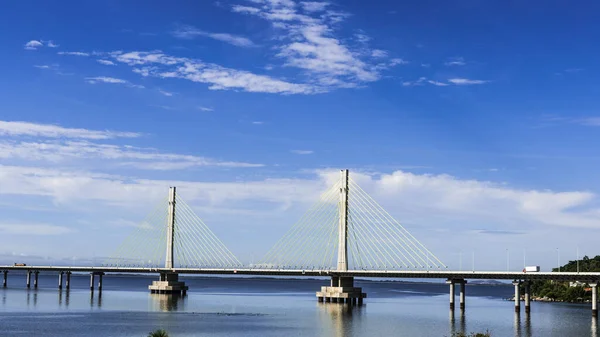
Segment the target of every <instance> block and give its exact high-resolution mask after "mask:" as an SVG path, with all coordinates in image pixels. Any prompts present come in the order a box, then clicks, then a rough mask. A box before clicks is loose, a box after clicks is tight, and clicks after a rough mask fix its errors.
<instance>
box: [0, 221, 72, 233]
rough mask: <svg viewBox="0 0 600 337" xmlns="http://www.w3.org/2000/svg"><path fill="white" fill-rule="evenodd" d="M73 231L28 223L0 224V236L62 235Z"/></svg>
mask: <svg viewBox="0 0 600 337" xmlns="http://www.w3.org/2000/svg"><path fill="white" fill-rule="evenodd" d="M72 231H73V230H71V229H70V228H67V227H63V226H54V225H48V224H30V223H19V222H16V223H0V234H4V235H10V234H13V235H63V234H68V233H71V232H72Z"/></svg>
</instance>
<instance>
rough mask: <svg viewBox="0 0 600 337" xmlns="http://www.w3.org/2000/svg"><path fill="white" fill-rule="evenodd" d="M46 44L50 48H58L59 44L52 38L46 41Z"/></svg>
mask: <svg viewBox="0 0 600 337" xmlns="http://www.w3.org/2000/svg"><path fill="white" fill-rule="evenodd" d="M46 45H47V46H48V47H50V48H58V47H59V45H57V44H56V43H54V42H53V41H52V40H50V41H48V43H46Z"/></svg>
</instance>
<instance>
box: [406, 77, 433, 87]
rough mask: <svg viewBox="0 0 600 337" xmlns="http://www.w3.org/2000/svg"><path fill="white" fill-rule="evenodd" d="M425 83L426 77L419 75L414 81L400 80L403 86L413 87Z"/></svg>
mask: <svg viewBox="0 0 600 337" xmlns="http://www.w3.org/2000/svg"><path fill="white" fill-rule="evenodd" d="M425 83H427V77H419V79H418V80H416V81H404V82H402V85H403V86H405V87H414V86H421V85H425Z"/></svg>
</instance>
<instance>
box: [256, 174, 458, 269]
mask: <svg viewBox="0 0 600 337" xmlns="http://www.w3.org/2000/svg"><path fill="white" fill-rule="evenodd" d="M250 267H251V268H265V269H302V270H329V271H342V272H343V271H348V270H429V269H441V268H447V266H446V265H444V263H442V262H441V261H440V260H439V259H438V258H437V257H436V256H435V255H434V254H433V253H431V251H429V250H428V249H427V248H426V247H425V246H424V245H423V244H422V243H421V242H419V241H418V240H417V239H416V238H415V237H414V236H412V235H411V234H410V233H409V232H408V231H407V230H406V229H405V228H404V227H403V226H402V225H401V224H400V223H399V222H398V221H396V220H395V219H394V218H393V217H392V216H391V215H390V214H389V213H388V212H386V211H385V210H384V209H383V208H382V207H381V206H380V205H379V204H378V203H377V202H376V201H375V200H374V199H373V198H371V196H369V195H368V194H367V193H366V192H365V191H364V190H363V189H362V188H360V186H358V184H357V183H356V182H354V181H353V180H352V179H351V178H350V176H349V172H348V170H342V171H341V177H340V180H339V181H338V182H336V183H335V184H334V185H333V186H332V187H331V188H329V189H328V190H327V191H325V192H324V193H323V194H322V195H321V197H320V200H319V201H318V202H317V203H315V204H314V205H313V206H312V207H311V208H310V209H309V210H308V211H307V212H306V213H305V214H304V215H303V216H302V218H301V219H300V220H299V221H298V222H297V223H296V224H295V225H294V226H293V227H292V228H291V229H290V230H289V231H288V232H287V233H286V234H285V235H284V236H283V237H282V238H281V239H280V240H279V241H278V242H277V243H276V244H275V245H274V246H273V247H272V248H271V249H270V250H269V251H268V252H267V254H266V255H265V257H264V258H263V259H262V260H261V262H260V263H258V264H256V265H252V266H250Z"/></svg>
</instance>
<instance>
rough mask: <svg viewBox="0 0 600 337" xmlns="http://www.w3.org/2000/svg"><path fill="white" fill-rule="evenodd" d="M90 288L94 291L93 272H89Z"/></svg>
mask: <svg viewBox="0 0 600 337" xmlns="http://www.w3.org/2000/svg"><path fill="white" fill-rule="evenodd" d="M90 290H91V291H94V273H90Z"/></svg>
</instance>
